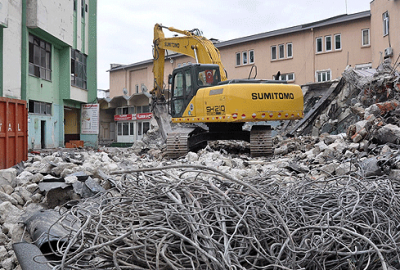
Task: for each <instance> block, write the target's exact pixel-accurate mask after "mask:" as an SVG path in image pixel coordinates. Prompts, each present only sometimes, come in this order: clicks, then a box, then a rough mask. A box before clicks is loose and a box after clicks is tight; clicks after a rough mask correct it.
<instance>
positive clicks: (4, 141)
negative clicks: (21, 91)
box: [0, 97, 28, 169]
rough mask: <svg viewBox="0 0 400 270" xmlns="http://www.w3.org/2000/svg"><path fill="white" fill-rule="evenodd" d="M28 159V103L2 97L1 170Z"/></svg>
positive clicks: (0, 126) (0, 98)
mask: <svg viewBox="0 0 400 270" xmlns="http://www.w3.org/2000/svg"><path fill="white" fill-rule="evenodd" d="M27 159H28V111H27V108H26V101H24V100H19V99H10V98H3V97H0V169H5V168H9V167H12V166H14V165H15V164H17V163H19V162H21V161H24V160H27Z"/></svg>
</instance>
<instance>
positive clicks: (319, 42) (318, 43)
mask: <svg viewBox="0 0 400 270" xmlns="http://www.w3.org/2000/svg"><path fill="white" fill-rule="evenodd" d="M316 44H317V53H320V52H322V37H318V38H317V39H316Z"/></svg>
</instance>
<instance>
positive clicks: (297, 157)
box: [0, 65, 400, 270]
mask: <svg viewBox="0 0 400 270" xmlns="http://www.w3.org/2000/svg"><path fill="white" fill-rule="evenodd" d="M306 87H308V89H306ZM306 87H303V91H304V92H305V107H306V113H305V117H304V119H302V120H297V121H293V122H292V123H290V124H288V125H281V126H279V132H280V135H277V136H276V137H275V139H274V144H275V155H274V156H272V157H258V158H251V157H250V156H249V154H248V152H249V149H248V144H247V143H244V142H226V141H220V142H213V143H210V144H209V145H208V146H207V147H206V148H205V149H202V150H200V151H198V152H196V153H194V152H189V153H188V154H187V155H186V156H184V157H181V158H178V159H167V158H166V157H165V155H164V147H165V145H164V144H163V143H162V141H161V140H160V139H158V134H157V130H150V131H149V132H148V134H147V137H145V138H144V140H143V141H141V142H137V143H135V144H134V145H133V146H132V147H131V148H124V149H122V148H101V149H100V151H95V150H90V149H75V150H74V149H71V150H68V151H67V150H59V151H55V152H50V151H49V152H48V153H42V154H40V155H31V156H30V157H29V159H28V161H26V162H22V163H20V164H18V166H15V167H13V168H9V169H6V170H1V171H0V183H1V186H0V216H1V218H0V227H1V231H0V243H1V244H0V261H1V263H0V269H5V270H10V269H32V268H29V267H32V265H35V269H266V268H268V267H269V268H271V269H272V268H274V267H276V269H333V268H335V269H399V268H400V256H399V255H400V254H399V247H400V236H399V235H400V230H399V228H398V225H397V224H399V223H400V218H399V217H400V213H399V210H400V200H399V199H400V198H399V190H400V186H399V181H400V155H399V149H400V146H399V145H400V132H399V129H400V122H399V120H400V119H399V115H400V109H399V107H398V104H400V97H399V93H400V89H399V74H398V73H397V72H396V71H395V69H394V66H390V65H382V66H380V67H379V68H378V69H376V70H364V71H359V70H355V69H353V68H350V67H349V68H347V69H346V70H345V71H344V73H343V77H342V79H340V80H338V81H334V82H332V83H325V84H320V85H308V86H306ZM306 90H307V92H306ZM286 135H287V136H286ZM52 267H54V268H52Z"/></svg>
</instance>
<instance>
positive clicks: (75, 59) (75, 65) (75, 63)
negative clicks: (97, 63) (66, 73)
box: [71, 49, 87, 89]
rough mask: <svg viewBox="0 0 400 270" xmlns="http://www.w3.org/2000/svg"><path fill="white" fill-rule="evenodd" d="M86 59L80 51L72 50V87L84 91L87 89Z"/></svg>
mask: <svg viewBox="0 0 400 270" xmlns="http://www.w3.org/2000/svg"><path fill="white" fill-rule="evenodd" d="M86 58H87V56H86V55H84V54H82V53H80V52H79V51H78V50H74V49H71V85H73V86H76V87H79V88H82V89H87V77H86V62H87V60H86Z"/></svg>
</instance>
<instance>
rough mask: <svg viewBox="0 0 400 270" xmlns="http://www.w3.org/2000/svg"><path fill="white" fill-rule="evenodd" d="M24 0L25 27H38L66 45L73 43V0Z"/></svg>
mask: <svg viewBox="0 0 400 270" xmlns="http://www.w3.org/2000/svg"><path fill="white" fill-rule="evenodd" d="M26 2H27V20H26V24H27V27H30V28H40V29H42V30H43V31H45V32H47V33H49V34H51V35H52V36H54V37H56V38H57V39H59V40H62V41H63V42H65V43H67V44H68V45H70V46H72V45H73V33H74V31H73V0H63V1H58V0H27V1H26ZM78 2H80V1H78Z"/></svg>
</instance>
